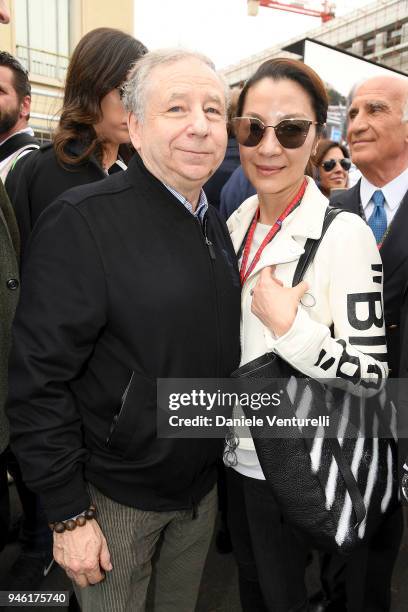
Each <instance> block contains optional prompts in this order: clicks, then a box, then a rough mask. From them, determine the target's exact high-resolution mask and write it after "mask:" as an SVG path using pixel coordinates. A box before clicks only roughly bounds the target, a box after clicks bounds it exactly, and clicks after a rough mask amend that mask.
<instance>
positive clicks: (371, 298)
mask: <svg viewBox="0 0 408 612" xmlns="http://www.w3.org/2000/svg"><path fill="white" fill-rule="evenodd" d="M364 303H366V304H367V308H368V317H367V318H366V319H359V318H358V317H357V305H358V304H364ZM377 303H378V304H379V306H380V309H381V316H380V317H377V315H376V312H375V307H376V304H377ZM347 317H348V320H349V323H350V325H351V326H352V327H353V328H354V329H358V330H360V331H363V330H364V331H365V330H367V329H370V328H371V327H372V326H373V325H374V326H375V327H382V326H383V319H384V317H383V311H382V302H381V292H380V291H372V292H370V293H350V294H348V295H347Z"/></svg>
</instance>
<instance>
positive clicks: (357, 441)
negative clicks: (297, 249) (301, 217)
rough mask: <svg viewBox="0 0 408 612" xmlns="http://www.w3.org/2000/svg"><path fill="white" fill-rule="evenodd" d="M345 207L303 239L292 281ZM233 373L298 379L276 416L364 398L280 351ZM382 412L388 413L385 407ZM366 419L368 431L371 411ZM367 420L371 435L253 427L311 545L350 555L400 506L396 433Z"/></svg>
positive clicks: (263, 457)
mask: <svg viewBox="0 0 408 612" xmlns="http://www.w3.org/2000/svg"><path fill="white" fill-rule="evenodd" d="M340 212H341V209H334V208H328V210H327V211H326V216H325V220H324V223H323V228H322V235H321V237H320V238H319V239H318V240H312V239H308V240H307V241H306V244H305V252H304V254H303V255H302V257H301V258H300V260H299V263H298V266H297V268H296V271H295V274H294V278H293V282H292V285H293V286H294V285H296V284H298V283H299V282H300V281H301V280H302V278H303V277H304V274H305V272H306V270H307V268H308V266H309V265H310V263H311V262H312V261H313V258H314V256H315V254H316V251H317V249H318V247H319V244H320V242H321V240H322V239H323V236H324V234H325V232H326V230H327V228H328V227H329V225H330V223H331V222H332V221H333V219H334V218H335V217H336V216H337V214H339V213H340ZM231 376H232V377H233V378H240V379H245V378H253V379H254V378H261V379H271V380H272V379H274V380H279V381H280V385H281V383H282V381H283V380H285V381H290V380H292V382H293V379H295V387H296V392H295V396H294V397H293V392H292V393H291V394H289V393H288V392H285V395H284V399H285V401H284V402H282V403H281V405H280V408H279V409H278V410H277V409H275V410H277V412H278V414H279V416H283V415H286V416H296V414H297V408H298V405H299V402H300V400H301V398H304V397H306V395H308V397H309V398H312V399H311V402H310V406H311V410H312V412H313V411H314V413H315V414H316V415H318V414H325V412H326V413H327V414H329V413H330V410H332V409H333V403H334V404H335V407H336V410H337V411H340V413H341V414H342V415H344V414H348V415H349V414H351V411H353V410H354V413H355V414H359V409H360V407H361V399H360V398H357V397H354V396H352V395H351V394H350V393H346V392H343V391H341V390H339V389H335V390H333V389H329V388H328V387H326V386H325V385H324V384H322V382H319V381H317V380H314V379H311V378H307V377H305V376H304V375H303V374H302V373H300V372H299V371H298V370H296V369H295V368H293V367H292V366H291V365H290V364H289V363H287V362H286V361H285V360H284V359H282V358H281V357H280V356H278V355H276V354H275V353H267V354H265V355H262V356H261V357H258V358H257V359H254V360H252V361H250V362H249V363H246V364H245V365H243V366H241V367H240V368H238V369H237V370H235V371H234V372H233V373H232V375H231ZM290 395H292V399H290V397H289V396H290ZM328 398H330V403H329V402H328ZM373 401H377V400H372V401H371V405H372V403H373ZM359 403H360V405H359ZM242 409H243V411H244V413H245V416H246V417H250V416H251V414H250V413H249V409H248V408H246V407H242ZM379 411H380V412H384V410H383V408H382V407H381V408H380V409H379ZM252 415H253V413H252ZM363 418H364V431H366V432H367V422H366V420H367V416H366V415H364V417H363ZM370 419H371V426H370V428H369V431H370V430H371V432H374V435H371V436H370V437H368V436H366V437H362V436H359V437H356V436H353V437H347V436H346V435H343V437H341V438H340V439H339V438H337V437H329V436H326V437H325V436H324V434H322V431H321V429H320V431H319V433H317V428H316V436H315V437H311V438H308V437H306V436H302V434H301V432H300V431H299V436H296V437H290V438H278V437H273V438H272V437H270V433H269V434H268V431H267V427H268V425H267V424H265V426H264V431H262V428H259V427H256V428H255V427H253V426H251V427H250V430H251V434H252V437H253V441H254V445H255V449H256V452H257V455H258V459H259V462H260V465H261V467H262V470H263V473H264V476H265V479H266V481H267V482H268V483H269V485H270V486H271V488H272V490H273V494H274V496H275V498H276V500H277V502H278V503H279V505H280V507H281V510H282V514H283V515H284V516H285V518H286V520H287V521H288V523H290V524H291V525H292V527H293V528H294V529H296V530H298V531H299V532H301V534H302V535H303V536H304V537H305V538H306V539H307V540H308V541H309V543H310V545H311V546H313V547H314V548H317V549H319V550H323V551H327V552H340V553H344V554H347V553H350V552H352V551H353V550H354V549H355V548H356V547H357V546H358V545H359V544H361V543H362V542H363V541H364V540H366V539H367V538H369V537H370V536H371V534H372V533H373V532H374V531H375V529H376V528H377V526H378V524H379V523H380V521H381V520H382V518H383V517H384V515H385V513H386V512H387V511H389V510H391V509H392V508H393V507H394V506H395V504H396V503H397V491H398V486H397V474H396V465H397V461H396V443H395V440H394V439H392V438H379V437H376V436H375V432H376V431H377V428H378V427H377V426H378V423H377V421H376V419H377V416H376V411H372V412H370ZM353 425H354V426H355V425H356V423H355V421H354V423H353ZM344 433H345V430H344V431H343V434H344Z"/></svg>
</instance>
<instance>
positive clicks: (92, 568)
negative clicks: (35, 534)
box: [54, 519, 112, 587]
mask: <svg viewBox="0 0 408 612" xmlns="http://www.w3.org/2000/svg"><path fill="white" fill-rule="evenodd" d="M54 559H55V561H56V562H57V563H58V564H59V565H60V566H61V567H62V568H63V569H64V570H65V571H66V573H67V575H68V576H69V577H70V578H71V580H74V581H75V582H76V584H77V585H79V586H80V587H86V586H89V585H90V584H96V583H97V582H100V581H101V580H103V579H104V578H105V573H104V572H105V571H108V572H109V571H110V570H111V569H112V564H111V561H110V554H109V550H108V545H107V543H106V540H105V537H104V535H103V533H102V531H101V529H100V527H99V525H98V523H97V522H96V521H95V520H94V519H92V520H90V521H87V522H86V523H85V525H83V526H82V527H76V528H75V529H73V530H72V531H64V532H63V533H55V531H54Z"/></svg>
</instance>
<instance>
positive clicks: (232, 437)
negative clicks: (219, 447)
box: [222, 429, 239, 467]
mask: <svg viewBox="0 0 408 612" xmlns="http://www.w3.org/2000/svg"><path fill="white" fill-rule="evenodd" d="M238 444H239V437H238V436H237V435H236V434H235V433H234V432H233V431H232V430H231V429H230V430H229V431H228V433H227V434H226V436H225V448H224V452H223V454H222V460H223V462H224V465H225V466H226V467H235V466H236V465H237V463H238V457H237V454H236V452H235V451H236V450H237V447H238Z"/></svg>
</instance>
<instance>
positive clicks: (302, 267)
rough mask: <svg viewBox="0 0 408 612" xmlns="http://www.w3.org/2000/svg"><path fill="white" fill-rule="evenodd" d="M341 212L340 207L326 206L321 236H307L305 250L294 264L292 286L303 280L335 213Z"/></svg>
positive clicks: (335, 215)
mask: <svg viewBox="0 0 408 612" xmlns="http://www.w3.org/2000/svg"><path fill="white" fill-rule="evenodd" d="M341 212H343V209H342V208H334V207H332V206H328V207H327V208H326V212H325V215H324V221H323V227H322V233H321V236H320V238H317V239H315V238H308V239H307V240H306V243H305V252H304V253H303V255H301V257H300V259H299V261H298V265H297V266H296V270H295V274H294V275H293V280H292V287H294V286H295V285H298V284H299V283H300V281H301V280H303V278H304V276H305V274H306V270H307V269H308V267H309V266H310V264H311V263H312V261H313V259H314V257H315V255H316V251H317V249H318V248H319V246H320V243H321V241H322V240H323V238H324V235H325V233H326V232H327V230H328V229H329V227H330V225H331V223H332V221H334V219H335V218H336V217H337V215H338V214H339V213H341Z"/></svg>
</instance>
